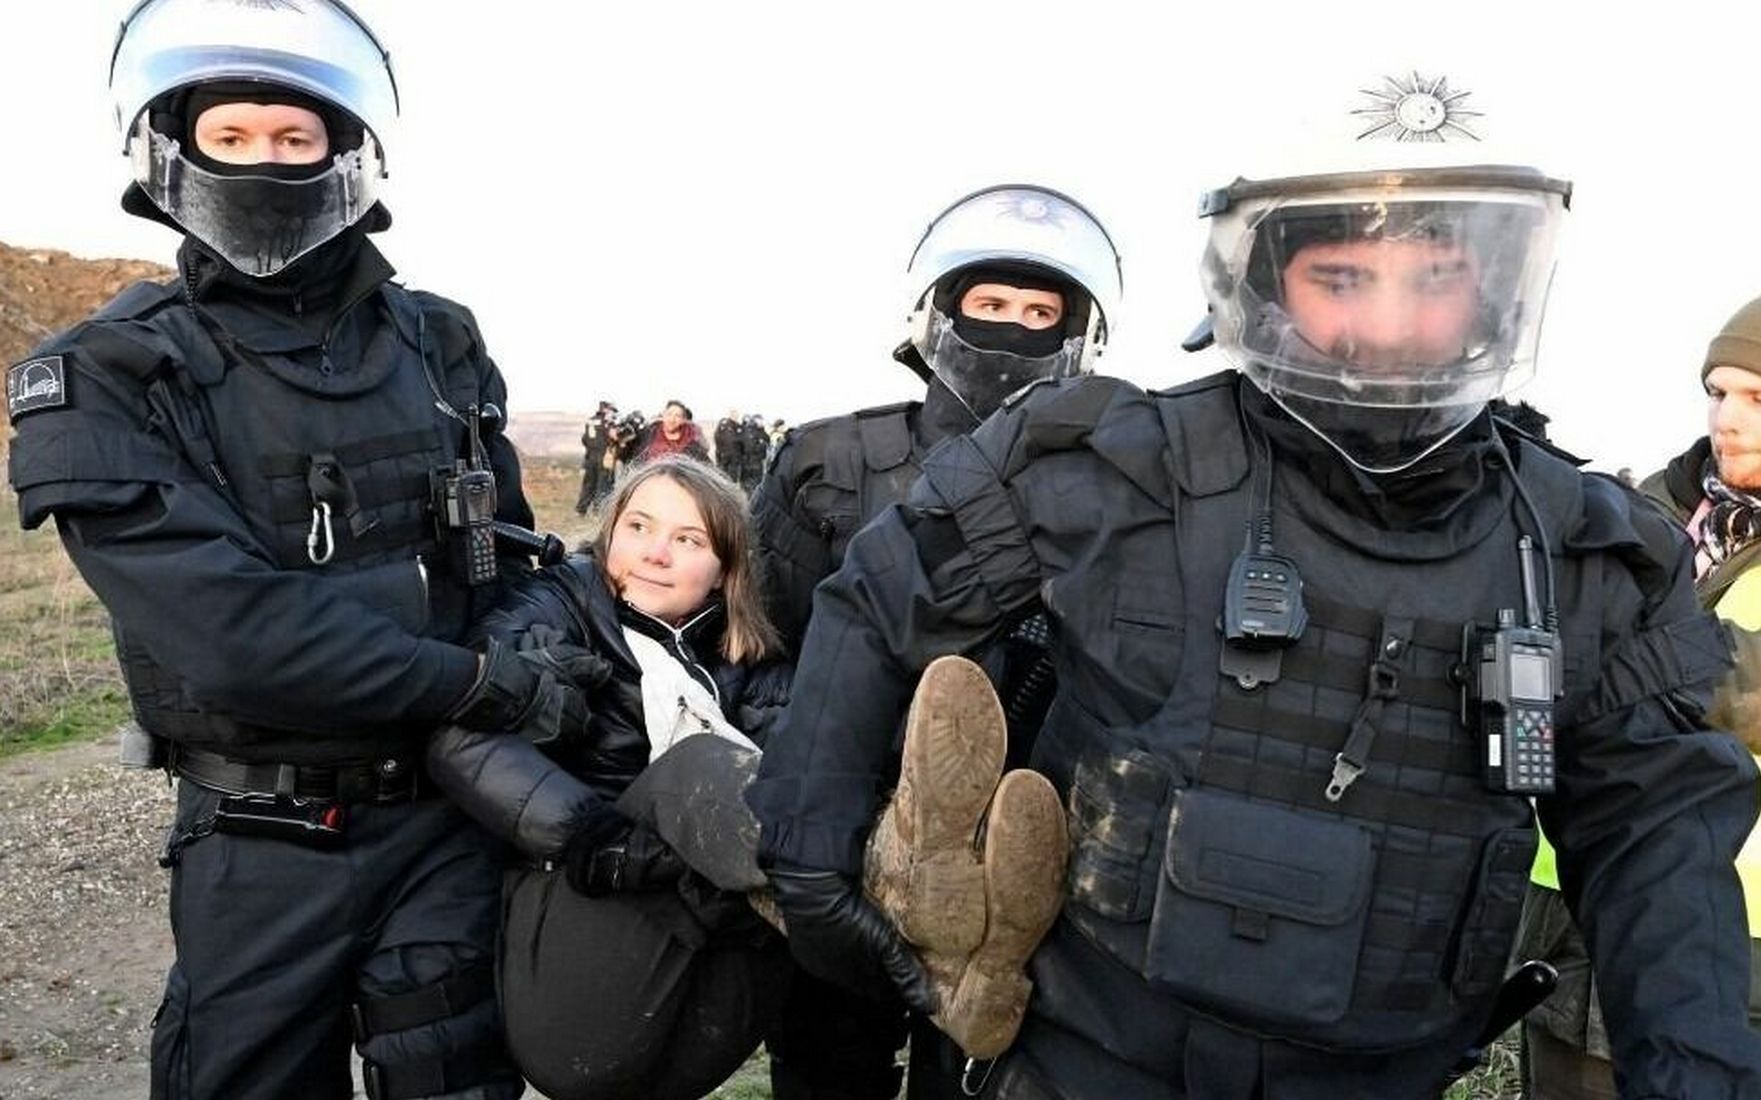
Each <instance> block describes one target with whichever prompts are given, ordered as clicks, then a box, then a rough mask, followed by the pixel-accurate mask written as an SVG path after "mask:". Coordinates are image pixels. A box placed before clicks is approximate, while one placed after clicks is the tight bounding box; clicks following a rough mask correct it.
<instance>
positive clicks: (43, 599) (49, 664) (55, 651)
mask: <svg viewBox="0 0 1761 1100" xmlns="http://www.w3.org/2000/svg"><path fill="white" fill-rule="evenodd" d="M3 454H4V447H0V456H3ZM0 623H4V624H5V627H4V629H3V630H0V756H4V755H7V754H9V753H12V752H16V751H18V750H19V749H21V748H25V747H33V746H42V745H51V744H60V743H61V742H64V741H69V740H73V739H77V738H89V737H95V736H98V735H100V734H103V733H105V732H107V731H109V730H112V729H114V728H115V727H116V725H117V723H119V722H121V721H122V720H123V719H124V718H125V717H127V714H128V702H127V699H126V697H125V696H124V694H123V690H122V677H121V674H120V673H119V672H118V671H117V668H116V657H115V650H114V647H113V645H112V643H111V640H110V617H109V616H108V615H107V614H105V612H104V608H103V606H102V605H100V604H99V603H98V600H97V598H96V597H95V596H93V595H92V592H91V590H90V589H89V588H87V587H86V586H85V582H84V581H82V580H80V577H79V574H78V573H77V572H75V571H74V568H73V564H72V563H71V562H69V561H68V559H67V555H66V554H65V553H64V552H63V551H62V549H61V541H60V539H58V538H57V537H56V535H55V531H54V528H53V526H52V525H45V526H44V527H42V528H39V529H38V530H36V531H21V530H19V527H18V501H17V499H16V498H15V497H14V496H13V495H12V492H11V490H10V489H0Z"/></svg>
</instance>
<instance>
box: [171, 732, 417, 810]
mask: <svg viewBox="0 0 1761 1100" xmlns="http://www.w3.org/2000/svg"><path fill="white" fill-rule="evenodd" d="M171 771H172V773H173V774H175V775H178V776H181V777H182V778H184V779H188V780H189V781H190V782H192V783H198V784H200V785H201V786H204V787H208V788H210V789H212V790H216V791H221V792H223V793H226V794H279V795H289V796H292V797H294V798H313V799H320V800H323V801H328V802H343V803H362V802H367V803H380V804H383V803H390V802H413V801H415V800H416V799H418V798H422V797H424V796H426V795H428V794H431V793H435V792H434V790H433V787H432V786H431V785H430V784H429V783H427V782H426V781H425V780H424V777H423V773H422V769H421V768H420V767H419V766H417V764H416V762H415V761H413V760H411V759H408V758H405V757H396V756H388V757H385V758H383V759H380V760H374V761H370V762H365V763H350V764H262V763H247V762H245V761H243V760H232V759H229V758H227V757H224V756H221V755H220V754H219V753H212V752H207V751H205V750H203V749H195V748H190V747H189V746H187V745H176V746H174V747H173V748H172V754H171Z"/></svg>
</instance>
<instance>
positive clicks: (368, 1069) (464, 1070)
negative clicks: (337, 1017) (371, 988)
mask: <svg viewBox="0 0 1761 1100" xmlns="http://www.w3.org/2000/svg"><path fill="white" fill-rule="evenodd" d="M499 1080H507V1081H509V1082H510V1083H511V1082H512V1080H513V1072H512V1070H510V1069H509V1068H508V1066H507V1063H506V1062H505V1061H504V1060H503V1059H502V1058H501V1057H498V1056H497V1055H496V1054H495V1053H493V1048H479V1049H476V1050H470V1051H466V1052H464V1053H462V1054H455V1055H453V1056H452V1057H451V1058H431V1059H428V1060H425V1061H421V1062H399V1063H396V1064H387V1063H385V1062H370V1061H367V1060H366V1059H362V1061H361V1083H362V1084H363V1085H364V1086H365V1087H366V1093H367V1100H415V1098H416V1097H421V1096H447V1095H451V1094H453V1093H456V1092H461V1091H463V1090H465V1089H468V1088H470V1087H472V1086H473V1085H481V1084H485V1083H487V1082H490V1081H499Z"/></svg>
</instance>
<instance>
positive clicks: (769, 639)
mask: <svg viewBox="0 0 1761 1100" xmlns="http://www.w3.org/2000/svg"><path fill="white" fill-rule="evenodd" d="M656 477H664V478H667V479H668V480H670V481H672V482H673V484H675V485H677V486H678V487H679V488H681V489H683V490H685V492H686V493H687V494H688V495H689V496H690V497H691V500H692V501H693V502H694V503H695V504H696V505H697V510H698V511H700V512H702V513H703V523H704V526H705V527H706V528H707V529H708V531H709V547H710V549H711V550H713V551H714V552H715V556H716V557H717V558H719V559H721V563H722V599H723V600H724V602H725V603H726V605H727V619H728V626H727V630H726V632H725V633H723V635H722V656H723V657H724V658H725V659H727V660H728V661H729V662H731V663H733V664H742V663H745V662H750V661H757V660H760V659H762V658H764V657H767V656H769V655H770V654H772V653H775V652H776V651H777V650H778V649H779V648H781V642H780V640H779V639H778V637H777V631H776V627H774V626H772V625H771V622H770V616H768V615H766V614H765V613H764V597H763V593H761V592H760V591H759V580H758V559H757V557H756V555H754V554H753V552H752V542H753V539H752V527H751V524H750V523H749V522H748V521H747V518H746V501H745V498H744V497H742V496H741V495H740V489H739V487H738V486H736V485H735V484H734V483H733V482H732V481H730V480H728V478H727V475H725V474H723V473H722V472H721V471H720V470H717V469H716V468H715V467H713V466H710V465H707V464H705V463H702V462H699V461H697V460H696V459H694V458H686V457H684V456H683V455H666V456H664V457H661V458H657V459H654V460H653V461H651V462H647V463H644V464H642V465H641V466H637V467H634V468H632V469H630V470H628V471H626V472H625V473H624V475H623V476H622V477H620V478H619V479H618V482H617V484H616V485H615V486H614V487H613V488H612V491H611V493H610V494H608V495H607V496H606V498H605V499H604V501H603V502H602V503H601V504H600V506H599V533H598V534H597V535H595V536H594V538H593V556H594V558H595V559H597V560H598V562H599V568H600V569H601V570H602V571H603V570H604V569H605V563H606V561H607V560H608V555H609V554H610V552H611V536H612V532H613V530H614V529H615V528H616V526H617V521H618V517H619V516H621V515H623V514H624V509H625V508H626V507H627V506H628V505H629V503H630V498H631V497H632V496H634V495H635V494H636V490H637V489H639V488H641V486H642V484H643V482H645V481H648V480H649V479H650V478H656Z"/></svg>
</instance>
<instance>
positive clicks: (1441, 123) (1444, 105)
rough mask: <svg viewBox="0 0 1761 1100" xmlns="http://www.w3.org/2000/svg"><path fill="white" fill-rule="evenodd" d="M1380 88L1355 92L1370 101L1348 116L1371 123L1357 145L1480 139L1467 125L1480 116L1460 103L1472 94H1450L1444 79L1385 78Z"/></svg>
mask: <svg viewBox="0 0 1761 1100" xmlns="http://www.w3.org/2000/svg"><path fill="white" fill-rule="evenodd" d="M1382 85H1383V86H1382V87H1381V88H1375V89H1371V88H1362V89H1359V90H1360V91H1361V92H1362V94H1363V95H1365V96H1367V97H1369V99H1370V100H1371V102H1370V104H1369V105H1368V106H1365V107H1359V108H1357V109H1356V110H1354V111H1352V112H1351V113H1352V114H1354V115H1361V116H1363V117H1364V119H1365V120H1366V121H1368V122H1369V123H1371V126H1370V128H1369V129H1367V130H1365V131H1364V132H1363V133H1361V134H1359V135H1358V136H1357V137H1358V140H1359V141H1362V140H1364V139H1365V138H1383V139H1392V140H1394V141H1449V140H1451V139H1452V138H1464V137H1465V138H1467V139H1469V140H1470V141H1479V140H1480V135H1479V134H1476V133H1474V131H1473V129H1472V128H1471V127H1470V126H1469V125H1468V120H1469V119H1472V118H1479V117H1480V112H1479V111H1470V110H1468V109H1467V108H1466V106H1464V103H1463V101H1464V100H1466V99H1467V97H1468V96H1470V95H1472V94H1473V93H1472V92H1458V91H1454V90H1452V89H1451V88H1450V87H1449V78H1448V77H1446V76H1440V77H1437V78H1436V79H1435V80H1432V79H1428V78H1426V77H1423V76H1420V75H1419V74H1418V71H1417V70H1414V71H1413V72H1412V73H1410V74H1408V75H1407V76H1406V77H1397V76H1385V77H1383V78H1382Z"/></svg>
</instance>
